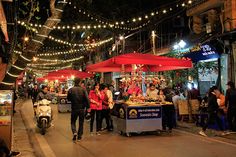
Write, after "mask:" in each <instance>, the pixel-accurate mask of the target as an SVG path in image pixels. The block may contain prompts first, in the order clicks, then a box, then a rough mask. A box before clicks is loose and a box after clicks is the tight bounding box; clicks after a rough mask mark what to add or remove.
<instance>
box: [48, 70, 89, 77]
mask: <svg viewBox="0 0 236 157" xmlns="http://www.w3.org/2000/svg"><path fill="white" fill-rule="evenodd" d="M47 76H56V77H72V76H74V77H78V78H88V77H92V76H93V74H89V73H87V72H82V71H78V70H72V69H63V70H57V71H53V72H49V73H48V75H47Z"/></svg>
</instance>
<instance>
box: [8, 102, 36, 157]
mask: <svg viewBox="0 0 236 157" xmlns="http://www.w3.org/2000/svg"><path fill="white" fill-rule="evenodd" d="M23 103H24V100H21V99H19V100H17V103H16V106H15V110H16V113H15V114H14V116H13V148H12V150H14V151H19V152H21V156H22V157H36V155H35V151H34V149H33V146H32V143H31V142H30V138H29V135H28V132H27V128H26V126H25V122H24V119H23V117H22V114H21V107H22V105H23Z"/></svg>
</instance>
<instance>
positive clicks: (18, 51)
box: [13, 50, 22, 55]
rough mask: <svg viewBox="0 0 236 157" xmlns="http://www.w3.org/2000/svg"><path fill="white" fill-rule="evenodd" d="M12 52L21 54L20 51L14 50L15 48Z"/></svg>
mask: <svg viewBox="0 0 236 157" xmlns="http://www.w3.org/2000/svg"><path fill="white" fill-rule="evenodd" d="M13 52H15V53H16V54H20V55H21V54H22V52H20V51H16V50H14V51H13Z"/></svg>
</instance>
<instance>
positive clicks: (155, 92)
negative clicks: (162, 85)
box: [146, 83, 158, 100]
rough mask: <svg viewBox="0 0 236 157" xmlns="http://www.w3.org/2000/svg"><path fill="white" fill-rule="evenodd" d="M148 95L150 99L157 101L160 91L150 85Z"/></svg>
mask: <svg viewBox="0 0 236 157" xmlns="http://www.w3.org/2000/svg"><path fill="white" fill-rule="evenodd" d="M146 95H147V97H148V98H149V99H152V100H156V99H157V95H158V90H157V89H156V87H155V85H154V84H152V83H151V84H150V86H149V88H148V89H147V92H146Z"/></svg>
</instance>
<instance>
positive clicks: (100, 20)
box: [70, 0, 192, 29]
mask: <svg viewBox="0 0 236 157" xmlns="http://www.w3.org/2000/svg"><path fill="white" fill-rule="evenodd" d="M183 2H188V4H191V3H192V2H191V1H190V0H188V1H186V0H183ZM70 5H72V4H70ZM182 5H183V3H182ZM169 6H173V4H171V5H169ZM184 6H185V4H184ZM74 8H78V7H76V6H74ZM172 9H173V8H171V9H169V10H172ZM157 10H158V9H157ZM157 10H153V11H151V12H150V13H148V14H145V15H142V16H139V17H138V18H137V17H133V18H131V19H129V20H126V22H124V21H123V20H122V21H112V22H110V20H108V19H106V18H104V17H99V16H97V15H92V14H91V13H88V11H85V10H84V11H82V9H81V8H79V9H78V12H79V13H81V14H82V15H85V16H87V17H90V19H91V20H93V21H96V22H99V23H102V24H104V23H105V24H109V25H119V24H121V23H122V25H123V24H130V23H131V21H132V22H133V23H135V22H136V21H137V20H138V21H143V20H145V19H149V18H150V17H149V16H147V15H151V16H155V15H158V11H157ZM165 10H167V9H165ZM163 13H164V14H165V13H166V11H163ZM104 19H105V20H104ZM116 28H121V29H124V27H121V26H118V27H116ZM130 29H134V28H130Z"/></svg>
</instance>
